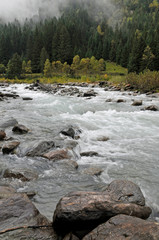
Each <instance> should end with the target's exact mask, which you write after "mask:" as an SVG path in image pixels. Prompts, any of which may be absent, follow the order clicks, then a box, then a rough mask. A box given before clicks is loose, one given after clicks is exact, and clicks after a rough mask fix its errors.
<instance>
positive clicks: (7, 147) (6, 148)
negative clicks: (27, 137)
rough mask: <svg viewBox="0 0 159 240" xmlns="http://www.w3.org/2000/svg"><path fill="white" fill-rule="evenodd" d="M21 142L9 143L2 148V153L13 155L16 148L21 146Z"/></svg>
mask: <svg viewBox="0 0 159 240" xmlns="http://www.w3.org/2000/svg"><path fill="white" fill-rule="evenodd" d="M19 144H20V142H18V141H13V142H8V143H6V144H5V145H4V146H3V147H2V152H3V154H9V153H11V152H12V151H13V150H14V149H15V148H17V147H18V146H19Z"/></svg>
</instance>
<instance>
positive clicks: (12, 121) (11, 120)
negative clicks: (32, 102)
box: [0, 118, 18, 129]
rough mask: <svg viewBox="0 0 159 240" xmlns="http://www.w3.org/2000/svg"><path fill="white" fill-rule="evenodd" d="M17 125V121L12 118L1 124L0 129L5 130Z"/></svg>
mask: <svg viewBox="0 0 159 240" xmlns="http://www.w3.org/2000/svg"><path fill="white" fill-rule="evenodd" d="M17 123H18V122H17V120H16V119H14V118H12V119H9V120H6V121H5V122H4V123H2V124H1V125H0V128H2V129H5V128H8V127H11V126H14V125H15V124H17Z"/></svg>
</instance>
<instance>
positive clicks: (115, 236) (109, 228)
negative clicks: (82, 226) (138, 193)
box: [83, 215, 159, 240]
mask: <svg viewBox="0 0 159 240" xmlns="http://www.w3.org/2000/svg"><path fill="white" fill-rule="evenodd" d="M93 239H94V240H101V239H102V240H119V239H121V240H122V239H123V240H124V239H129V240H150V239H152V240H158V239H159V224H158V223H156V222H149V221H145V220H142V219H140V218H136V217H131V216H126V215H118V216H115V217H113V218H111V219H110V220H109V221H108V222H106V223H104V224H102V225H99V226H98V227H97V228H95V229H94V230H93V231H92V232H90V233H89V234H88V235H87V236H85V237H84V238H83V240H93Z"/></svg>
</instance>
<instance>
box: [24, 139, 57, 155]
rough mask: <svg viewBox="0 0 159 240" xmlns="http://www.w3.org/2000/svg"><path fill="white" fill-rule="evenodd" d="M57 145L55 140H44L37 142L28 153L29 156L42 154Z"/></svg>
mask: <svg viewBox="0 0 159 240" xmlns="http://www.w3.org/2000/svg"><path fill="white" fill-rule="evenodd" d="M54 147H55V143H54V142H53V141H43V142H41V143H38V144H36V145H35V146H34V147H33V149H31V150H30V151H28V152H27V153H26V155H27V156H29V157H35V156H42V155H43V154H44V153H46V152H47V151H49V150H50V149H52V148H54Z"/></svg>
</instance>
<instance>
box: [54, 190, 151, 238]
mask: <svg viewBox="0 0 159 240" xmlns="http://www.w3.org/2000/svg"><path fill="white" fill-rule="evenodd" d="M109 190H110V192H109ZM119 193H120V192H119ZM130 193H131V186H130ZM125 199H126V200H125ZM133 200H134V199H133ZM133 200H132V201H133ZM136 202H140V200H137V201H136ZM118 214H125V215H130V216H136V217H139V218H143V219H147V218H148V217H149V215H150V214H151V209H150V208H149V207H146V206H141V205H137V204H136V203H134V201H133V203H131V202H129V200H128V199H127V198H122V197H121V195H120V194H119V196H117V195H114V192H113V191H112V192H111V188H110V186H109V188H108V189H107V191H105V192H72V193H70V194H68V195H66V196H65V197H63V198H62V199H61V200H60V201H59V203H58V205H57V207H56V210H55V212H54V217H53V226H54V228H55V230H56V231H57V232H58V233H59V234H62V233H63V234H64V233H67V232H70V231H72V232H74V231H84V230H86V231H87V232H89V231H90V230H91V229H93V228H95V227H97V226H98V225H99V224H101V223H103V222H106V221H108V220H109V219H110V218H111V217H113V216H115V215H118ZM61 231H62V232H61Z"/></svg>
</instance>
